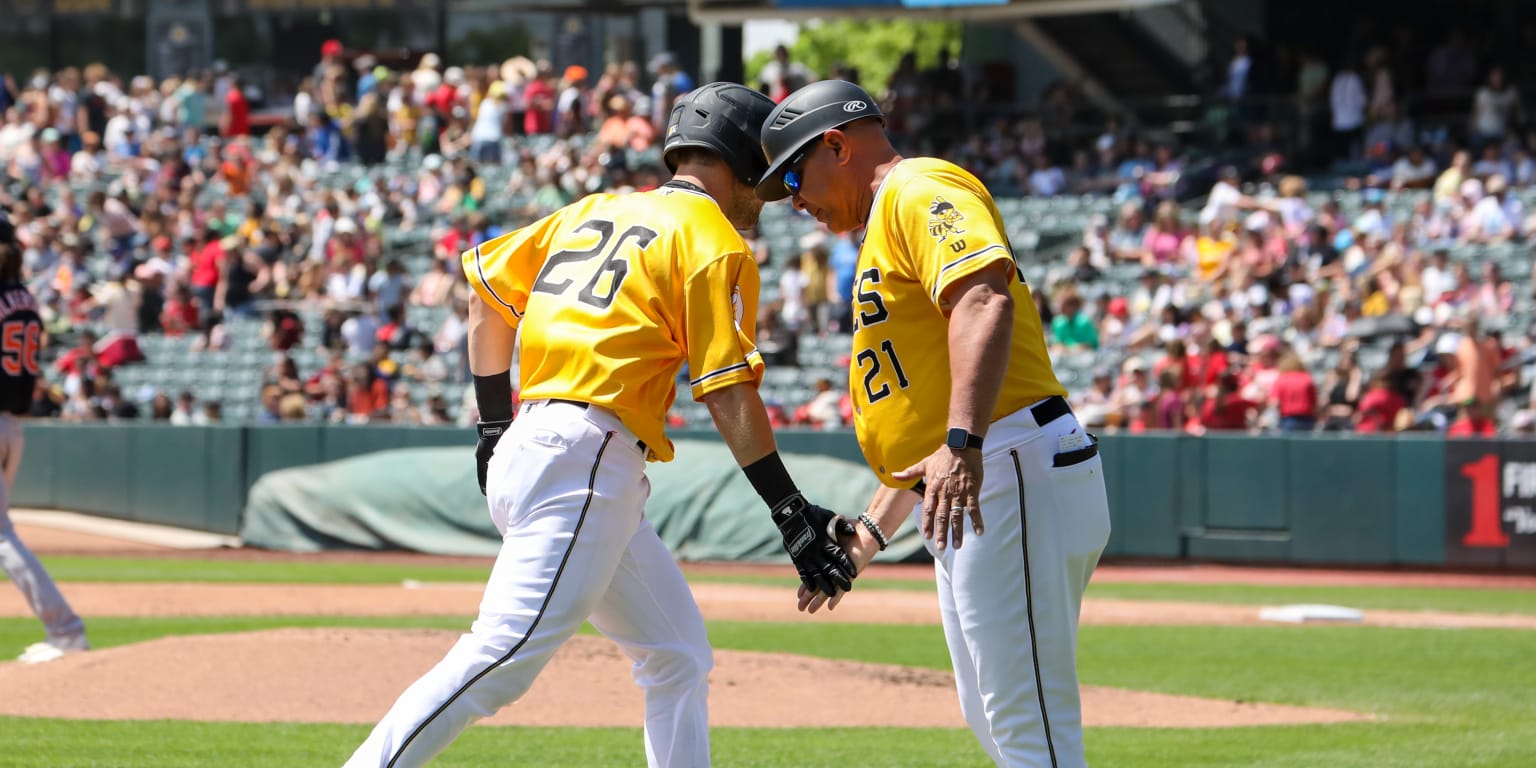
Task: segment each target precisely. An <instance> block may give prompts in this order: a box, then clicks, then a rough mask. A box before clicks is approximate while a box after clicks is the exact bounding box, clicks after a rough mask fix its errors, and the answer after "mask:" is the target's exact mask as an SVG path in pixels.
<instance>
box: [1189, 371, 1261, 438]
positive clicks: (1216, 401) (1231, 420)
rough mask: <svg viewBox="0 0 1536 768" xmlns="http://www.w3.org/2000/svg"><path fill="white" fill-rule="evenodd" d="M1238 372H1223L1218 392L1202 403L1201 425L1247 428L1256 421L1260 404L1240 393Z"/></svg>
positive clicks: (1216, 427)
mask: <svg viewBox="0 0 1536 768" xmlns="http://www.w3.org/2000/svg"><path fill="white" fill-rule="evenodd" d="M1239 389H1240V384H1239V382H1238V377H1237V374H1235V373H1232V372H1230V371H1227V372H1223V373H1222V374H1221V375H1220V376H1219V377H1218V379H1217V382H1216V392H1215V394H1214V395H1212V396H1211V397H1208V398H1206V399H1205V401H1204V402H1203V403H1201V405H1200V425H1201V426H1202V427H1204V428H1205V429H1208V430H1222V431H1226V430H1245V429H1248V428H1249V427H1250V426H1251V425H1252V424H1253V421H1254V417H1255V415H1256V413H1257V412H1258V406H1257V405H1256V404H1254V403H1253V402H1251V401H1249V400H1247V399H1245V398H1244V397H1243V396H1242V395H1241V394H1239Z"/></svg>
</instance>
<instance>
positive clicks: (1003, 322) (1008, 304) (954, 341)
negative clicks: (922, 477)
mask: <svg viewBox="0 0 1536 768" xmlns="http://www.w3.org/2000/svg"><path fill="white" fill-rule="evenodd" d="M996 282H997V281H995V280H992V279H986V278H983V279H980V280H977V281H976V282H974V283H973V284H971V285H970V286H969V287H967V288H965V289H964V293H962V294H961V295H960V297H959V299H958V300H957V301H956V302H955V308H954V310H953V311H952V312H950V315H949V381H950V385H949V426H950V427H960V428H962V429H964V430H966V431H967V432H972V433H974V434H978V435H985V434H986V433H987V424H988V423H990V422H991V420H992V411H993V409H995V408H996V407H997V397H998V393H999V392H1000V391H1001V390H1002V388H1003V373H1004V372H1005V371H1007V370H1008V349H1009V346H1010V344H1011V343H1012V341H1013V312H1014V307H1013V297H1012V296H1011V295H1010V294H1009V293H1008V291H1007V290H1006V286H999V285H997V284H996ZM999 287H1002V288H1003V290H999Z"/></svg>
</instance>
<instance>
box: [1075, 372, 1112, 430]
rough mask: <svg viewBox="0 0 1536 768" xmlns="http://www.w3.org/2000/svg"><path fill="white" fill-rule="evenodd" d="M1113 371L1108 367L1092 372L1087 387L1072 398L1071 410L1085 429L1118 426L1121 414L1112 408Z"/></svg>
mask: <svg viewBox="0 0 1536 768" xmlns="http://www.w3.org/2000/svg"><path fill="white" fill-rule="evenodd" d="M1114 397H1115V373H1114V371H1113V370H1111V369H1108V368H1100V369H1098V370H1096V371H1094V372H1093V381H1092V383H1091V384H1089V386H1088V388H1087V389H1085V390H1083V391H1082V392H1079V393H1077V394H1076V395H1075V396H1074V397H1073V398H1072V412H1073V413H1076V414H1077V418H1078V420H1080V421H1081V422H1082V424H1083V426H1084V427H1085V428H1087V429H1095V428H1104V427H1107V426H1116V427H1117V426H1119V425H1120V417H1121V414H1119V413H1116V412H1115V409H1114Z"/></svg>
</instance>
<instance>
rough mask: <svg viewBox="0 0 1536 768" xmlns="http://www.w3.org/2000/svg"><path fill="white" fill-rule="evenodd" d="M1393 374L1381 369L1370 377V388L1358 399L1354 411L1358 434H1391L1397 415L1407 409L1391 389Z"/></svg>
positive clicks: (1401, 398)
mask: <svg viewBox="0 0 1536 768" xmlns="http://www.w3.org/2000/svg"><path fill="white" fill-rule="evenodd" d="M1392 379H1393V374H1392V372H1391V371H1390V370H1388V369H1386V368H1383V369H1381V370H1379V371H1377V372H1376V373H1374V374H1372V375H1371V383H1370V388H1369V389H1367V390H1366V392H1365V394H1364V395H1361V397H1360V407H1359V408H1358V409H1357V410H1356V411H1355V431H1356V432H1360V433H1366V434H1370V433H1377V432H1391V431H1393V429H1394V425H1395V424H1396V422H1397V415H1398V413H1399V412H1401V411H1403V410H1404V409H1405V408H1407V407H1408V404H1407V402H1406V401H1405V400H1404V399H1403V397H1402V396H1401V395H1400V394H1398V393H1397V392H1396V391H1395V390H1394V388H1393V382H1392Z"/></svg>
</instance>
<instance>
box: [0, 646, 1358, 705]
mask: <svg viewBox="0 0 1536 768" xmlns="http://www.w3.org/2000/svg"><path fill="white" fill-rule="evenodd" d="M457 639H458V634H457V633H454V632H442V631H437V630H384V629H276V630H269V631H263V632H250V633H243V634H219V635H188V636H177V637H166V638H161V639H158V640H152V641H149V642H145V643H139V644H136V645H129V646H121V647H118V648H109V649H107V650H102V651H92V652H89V653H82V654H76V655H71V656H66V657H64V658H62V659H60V660H58V661H54V662H51V663H48V664H41V665H37V666H26V665H22V664H0V690H3V691H5V695H4V696H0V715H21V716H31V717H55V718H74V719H122V720H159V719H169V720H225V721H243V722H327V723H373V722H376V721H377V720H378V719H379V718H380V717H382V716H383V715H384V713H385V712H386V711H387V710H388V709H389V706H390V704H392V703H393V702H394V700H395V697H396V696H398V695H399V694H400V692H401V691H403V690H405V688H406V686H408V685H410V684H411V683H412V682H413V681H414V680H415V679H416V678H417V677H419V676H420V675H421V674H422V673H424V672H426V671H427V670H428V669H430V668H431V667H432V665H433V664H435V663H437V661H438V660H439V659H440V658H442V656H443V654H445V653H446V652H447V651H448V649H449V648H450V647H452V645H453V643H454V641H455V640H457ZM709 703H710V720H711V723H712V724H713V725H719V726H744V727H758V728H762V727H802V726H843V727H857V726H927V727H954V728H960V727H964V725H965V724H964V722H963V721H962V719H961V717H960V707H959V704H958V703H957V702H956V700H955V693H954V681H953V679H952V678H951V676H950V675H949V674H948V673H943V672H936V671H933V670H926V669H913V668H909V667H896V666H882V665H875V664H861V663H855V662H846V661H832V660H828V659H819V658H812V657H808V656H794V655H789V654H772V653H746V652H741V651H718V650H717V651H716V652H715V670H714V672H713V673H712V674H711V676H710V700H709ZM1083 710H1084V713H1083V714H1084V717H1083V719H1084V722H1085V723H1086V724H1087V725H1122V726H1150V727H1212V726H1230V725H1273V724H1290V723H1319V722H1340V721H1345V720H1359V719H1364V718H1365V716H1363V715H1360V714H1358V713H1354V712H1345V711H1339V710H1323V709H1311V708H1304V707H1289V706H1278V705H1271V704H1253V703H1245V702H1234V701H1222V700H1217V699H1200V698H1192V697H1186V696H1169V695H1164V694H1156V693H1144V692H1140V691H1124V690H1118V689H1113V688H1091V687H1090V688H1085V689H1084V690H1083ZM642 721H643V702H642V698H641V695H640V692H639V689H638V688H636V687H635V685H634V683H633V682H632V679H631V677H630V661H629V659H628V658H627V657H625V656H624V655H623V653H621V652H620V651H619V649H618V648H617V647H616V646H615V645H613V644H612V643H610V642H609V641H607V640H605V639H602V638H597V637H585V636H580V637H575V638H572V639H571V641H570V642H569V643H567V644H566V645H565V647H563V648H562V649H561V650H560V652H559V653H558V654H556V655H555V658H554V659H553V660H552V661H551V662H550V664H549V666H547V667H546V668H545V669H544V672H543V674H541V675H540V676H539V678H538V680H537V681H536V682H535V683H534V685H533V688H532V690H530V691H529V692H528V694H527V695H526V696H524V697H523V699H522V700H521V701H518V702H517V703H515V704H513V705H512V706H509V707H506V708H504V709H502V710H501V711H500V712H499V713H497V714H496V715H495V716H493V717H491V718H489V719H488V720H486V721H485V722H488V723H491V724H497V725H570V726H638V725H640V724H641V723H642Z"/></svg>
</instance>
